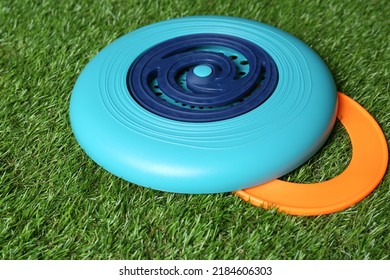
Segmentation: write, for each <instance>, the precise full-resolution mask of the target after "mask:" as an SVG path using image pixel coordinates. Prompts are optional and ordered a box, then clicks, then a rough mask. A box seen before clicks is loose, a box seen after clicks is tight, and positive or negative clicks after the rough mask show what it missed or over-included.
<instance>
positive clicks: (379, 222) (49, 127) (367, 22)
mask: <svg viewBox="0 0 390 280" xmlns="http://www.w3.org/2000/svg"><path fill="white" fill-rule="evenodd" d="M388 3H389V2H388V1H386V0H383V1H339V0H334V1H257V0H256V1H252V0H244V1H242V0H236V1H226V0H223V1H221V0H218V1H200V0H198V1H178V0H172V1H151V0H145V1H92V0H90V1H76V0H71V1H15V0H2V1H1V2H0V258H1V259H389V258H390V230H389V213H390V203H389V202H390V188H389V186H390V176H389V175H386V177H385V178H384V180H383V181H382V183H381V185H380V186H379V187H378V188H377V189H376V190H375V191H374V192H373V193H372V194H371V195H370V196H369V197H367V198H366V199H364V200H363V201H362V202H360V203H358V204H357V205H355V206H353V207H351V208H348V209H346V210H344V211H341V212H338V213H335V214H331V215H326V216H319V217H294V216H288V215H284V214H280V213H277V212H275V211H265V210H262V209H258V208H255V207H253V206H251V205H250V204H249V203H245V202H243V201H241V200H240V199H238V198H237V197H235V196H233V195H232V194H230V193H225V194H216V195H179V194H172V193H164V192H159V191H154V190H150V189H146V188H142V187H139V186H135V185H132V184H131V183H128V182H125V181H123V180H121V179H118V178H116V177H115V176H113V175H111V174H109V173H108V172H106V171H105V170H103V169H102V168H100V167H99V166H97V165H96V164H95V163H93V162H92V161H91V160H90V159H89V158H88V157H87V156H86V155H85V154H84V153H83V151H82V150H81V149H80V147H79V146H78V144H77V142H76V140H75V139H74V137H73V135H72V131H71V128H70V124H69V115H68V108H69V98H70V94H71V91H72V87H73V85H74V83H75V81H76V78H77V76H78V75H79V74H80V71H81V70H82V69H83V67H84V66H85V65H86V63H87V62H88V61H89V60H91V59H92V58H93V56H94V55H95V54H96V53H97V52H98V51H99V50H101V49H102V48H103V47H105V46H106V45H108V44H109V43H110V42H112V41H113V40H114V39H116V38H118V37H119V36H121V35H123V34H125V33H127V32H130V31H132V30H134V29H136V28H138V27H141V26H144V25H148V24H151V23H154V22H157V21H160V20H165V19H169V18H176V17H182V16H190V15H204V14H213V15H231V16H239V17H244V18H249V19H254V20H258V21H262V22H265V23H268V24H271V25H273V26H276V27H279V28H281V29H283V30H285V31H287V32H289V33H291V34H293V35H295V36H296V37H298V38H300V39H302V40H303V41H304V42H306V43H307V44H308V45H309V46H310V47H312V48H313V49H314V50H316V51H317V52H318V53H319V54H320V56H322V57H323V59H324V60H325V61H326V63H327V64H328V65H329V67H330V69H331V71H332V73H333V74H334V78H335V80H336V83H337V86H338V89H339V90H340V91H343V92H345V93H346V94H347V95H349V96H351V97H353V98H354V99H355V100H356V101H358V102H359V103H360V104H362V105H363V106H364V107H365V108H366V109H367V110H368V111H369V112H370V113H371V114H372V115H373V116H374V117H375V118H376V119H377V121H378V122H379V124H380V125H381V127H382V129H383V130H384V132H385V134H386V137H387V139H390V93H389V92H390V91H389V90H390V88H389V85H390V83H389V81H390V73H389V69H390V49H389V34H390V21H389V17H388V15H389V14H390V4H388ZM350 156H351V147H350V142H349V138H348V136H347V134H346V132H345V131H344V129H343V128H342V126H341V125H339V124H338V125H337V126H336V129H335V130H334V133H333V134H332V135H331V137H330V139H329V141H328V143H327V145H326V146H325V148H323V149H322V150H321V151H320V152H319V153H318V154H317V155H316V156H315V157H313V158H312V159H311V160H310V161H309V162H308V163H307V164H305V165H303V166H302V167H300V168H299V169H297V170H296V171H294V172H292V173H290V174H288V175H286V176H285V177H284V179H287V180H290V181H295V182H313V181H321V180H325V179H328V178H332V177H333V176H334V175H336V174H339V173H340V172H342V170H343V169H344V168H345V167H346V166H347V164H348V162H349V159H350ZM352 187H353V186H352Z"/></svg>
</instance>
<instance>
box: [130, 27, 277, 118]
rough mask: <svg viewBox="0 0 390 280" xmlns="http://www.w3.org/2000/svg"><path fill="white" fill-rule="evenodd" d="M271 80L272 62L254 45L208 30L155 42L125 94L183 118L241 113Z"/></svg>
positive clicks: (135, 67) (257, 101) (268, 89)
mask: <svg viewBox="0 0 390 280" xmlns="http://www.w3.org/2000/svg"><path fill="white" fill-rule="evenodd" d="M277 83H278V71H277V67H276V64H275V62H274V60H273V59H272V58H271V56H270V55H268V54H267V53H266V52H265V51H264V50H263V49H262V48H260V47H259V46H258V45H256V44H254V43H251V42H249V41H247V40H244V39H242V38H239V37H235V36H230V35H222V34H208V33H206V34H193V35H186V36H180V37H176V38H173V39H170V40H167V41H163V42H161V43H159V44H156V45H155V46H153V47H151V48H149V49H148V50H146V51H145V52H144V53H142V54H141V55H140V56H139V57H138V58H137V59H136V60H135V61H134V63H132V65H131V66H130V68H129V71H128V75H127V86H128V89H129V91H130V94H131V95H132V97H133V98H134V99H135V100H136V101H137V102H138V103H139V104H140V105H141V106H142V107H143V108H145V109H146V110H148V111H150V112H153V113H155V114H157V115H159V116H162V117H166V118H169V119H173V120H179V121H188V122H210V121H219V120H224V119H229V118H233V117H236V116H239V115H242V114H245V113H247V112H249V111H251V110H253V109H254V108H256V107H258V106H259V105H261V104H262V103H263V102H264V101H266V100H267V99H268V98H269V97H270V96H271V95H272V93H273V92H274V90H275V88H276V85H277Z"/></svg>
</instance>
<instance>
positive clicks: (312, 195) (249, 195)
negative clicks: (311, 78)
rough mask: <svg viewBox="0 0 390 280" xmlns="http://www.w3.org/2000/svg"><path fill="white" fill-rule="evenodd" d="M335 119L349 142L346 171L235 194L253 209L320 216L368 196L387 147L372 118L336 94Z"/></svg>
mask: <svg viewBox="0 0 390 280" xmlns="http://www.w3.org/2000/svg"><path fill="white" fill-rule="evenodd" d="M338 100H339V109H338V115H337V117H338V118H339V120H340V121H341V123H342V124H343V125H344V126H345V128H346V130H347V132H348V134H349V137H350V139H351V143H352V149H353V150H352V159H351V162H350V164H349V165H348V167H347V168H346V170H344V172H343V173H341V174H340V175H338V176H336V177H334V178H333V179H331V180H328V181H325V182H321V183H314V184H298V183H290V182H285V181H281V180H274V181H271V182H268V183H266V184H263V185H259V186H256V187H252V188H248V189H244V190H240V191H237V192H235V194H236V195H238V196H239V197H241V198H242V199H243V200H245V201H249V202H250V203H252V204H253V205H255V206H261V207H264V208H273V207H276V208H278V210H279V211H282V212H286V213H288V214H292V215H321V214H328V213H332V212H336V211H340V210H343V209H345V208H347V207H349V206H352V205H353V204H355V203H356V202H358V201H360V200H362V199H363V198H364V197H366V196H367V195H368V194H370V193H371V192H372V191H373V190H374V189H375V187H376V186H377V185H378V184H379V182H380V181H381V180H382V178H383V176H384V174H385V172H386V169H387V163H388V148H387V142H386V139H385V136H384V134H383V132H382V131H381V129H380V127H379V125H378V124H377V122H376V121H375V119H374V118H373V117H372V116H371V115H370V114H369V113H368V112H367V111H366V110H365V109H364V108H363V107H361V106H360V105H359V104H358V103H357V102H355V101H354V100H353V99H351V98H349V97H347V96H346V95H344V94H341V93H339V94H338Z"/></svg>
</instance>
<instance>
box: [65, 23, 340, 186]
mask: <svg viewBox="0 0 390 280" xmlns="http://www.w3.org/2000/svg"><path fill="white" fill-rule="evenodd" d="M204 33H208V34H229V35H230V36H236V37H239V38H242V39H244V40H247V41H250V42H252V43H253V44H256V45H258V46H259V47H261V48H262V49H263V50H264V51H265V52H267V53H268V54H269V55H270V56H271V57H272V59H273V60H274V62H275V65H276V66H277V69H278V73H279V80H278V84H277V86H276V88H275V90H274V92H273V93H272V95H271V96H270V97H269V98H268V99H267V100H266V101H265V102H264V103H262V104H261V105H260V106H259V107H257V108H255V109H253V110H251V111H249V112H246V113H244V114H242V115H239V116H236V117H232V118H229V119H226V120H221V121H209V122H202V123H199V122H198V123H196V122H185V121H177V120H172V119H169V118H165V117H162V116H159V115H157V114H154V113H152V112H150V111H149V110H147V109H145V108H144V107H142V106H140V104H139V103H137V102H136V100H135V99H134V98H132V96H131V94H130V93H129V89H128V87H127V82H126V81H127V74H128V71H129V69H130V67H131V65H132V63H133V62H134V61H135V60H136V59H137V58H138V57H139V56H140V55H142V54H143V53H144V52H145V51H147V50H148V49H150V48H151V47H153V46H155V45H157V44H159V43H161V42H163V41H166V40H169V39H172V38H176V37H179V36H185V35H191V34H204ZM212 75H213V74H212ZM212 75H211V76H212ZM336 103H337V91H336V87H335V83H334V80H333V77H332V75H331V73H330V71H329V69H328V68H327V66H326V64H325V63H324V62H323V61H322V59H321V58H320V57H319V56H318V55H317V54H316V53H315V52H314V51H313V50H312V49H310V48H309V47H308V46H307V45H305V44H304V43H302V42H301V41H300V40H298V39H297V38H295V37H293V36H291V35H289V34H288V33H286V32H283V31H281V30H279V29H277V28H274V27H271V26H268V25H266V24H262V23H259V22H255V21H250V20H245V19H239V18H232V17H221V16H199V17H187V18H181V19H174V20H168V21H163V22H159V23H156V24H152V25H149V26H146V27H143V28H140V29H138V30H135V31H133V32H130V33H129V34H127V35H125V36H123V37H121V38H119V39H117V40H115V41H114V42H113V43H111V44H110V45H108V46H107V47H106V48H104V49H103V50H102V51H101V52H100V53H99V54H97V55H96V56H95V57H94V59H93V60H92V61H91V62H90V63H89V64H88V65H87V66H86V67H85V69H84V70H83V71H82V73H81V74H80V76H79V78H78V79H77V82H76V84H75V87H74V89H73V92H72V96H71V101H70V121H71V126H72V129H73V132H74V135H75V137H76V139H77V141H78V142H79V144H80V146H81V147H82V148H83V149H84V151H85V152H86V153H87V154H88V155H89V156H90V157H91V158H92V159H93V160H94V161H95V162H96V163H98V164H99V165H100V166H102V167H103V168H105V169H106V170H108V171H109V172H111V173H113V174H115V175H117V176H119V177H121V178H124V179H125V180H127V181H130V182H133V183H135V184H138V185H141V186H145V187H150V188H153V189H158V190H163V191H170V192H178V193H218V192H229V191H234V190H238V189H241V188H247V187H250V186H253V185H257V184H262V183H265V182H268V181H270V180H273V179H275V178H278V177H280V176H282V175H284V174H286V173H287V172H289V171H291V170H293V169H295V168H296V167H298V166H299V165H301V164H302V163H303V162H305V161H306V160H307V159H309V158H310V157H311V156H312V155H313V154H314V153H315V152H316V151H317V150H318V149H319V148H320V147H321V145H322V144H323V143H324V142H325V140H326V139H327V137H328V135H329V133H330V131H331V130H332V127H333V124H334V121H335V118H336Z"/></svg>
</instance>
